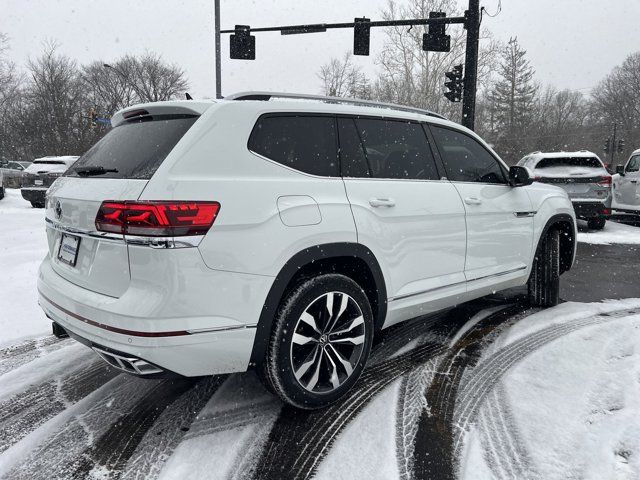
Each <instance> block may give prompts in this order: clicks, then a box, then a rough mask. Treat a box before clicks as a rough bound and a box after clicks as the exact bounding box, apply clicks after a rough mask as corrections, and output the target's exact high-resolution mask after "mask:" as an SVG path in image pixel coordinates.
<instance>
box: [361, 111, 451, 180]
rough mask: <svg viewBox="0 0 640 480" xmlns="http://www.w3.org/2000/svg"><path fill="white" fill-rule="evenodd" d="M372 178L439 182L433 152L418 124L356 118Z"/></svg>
mask: <svg viewBox="0 0 640 480" xmlns="http://www.w3.org/2000/svg"><path fill="white" fill-rule="evenodd" d="M355 123H356V126H357V128H358V133H359V135H360V138H361V139H362V144H363V145H364V150H365V155H366V158H367V162H368V166H369V170H370V176H371V177H373V178H390V179H404V180H410V179H411V180H437V179H438V171H437V169H436V165H435V161H434V158H433V153H432V152H431V148H430V147H429V142H428V141H427V136H426V135H425V133H424V130H423V129H422V126H421V125H420V124H418V123H412V122H404V121H401V120H382V119H380V120H378V119H367V118H357V119H355Z"/></svg>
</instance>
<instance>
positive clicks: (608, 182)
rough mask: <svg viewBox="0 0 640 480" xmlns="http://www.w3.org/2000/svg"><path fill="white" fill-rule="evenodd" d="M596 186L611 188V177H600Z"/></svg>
mask: <svg viewBox="0 0 640 480" xmlns="http://www.w3.org/2000/svg"><path fill="white" fill-rule="evenodd" d="M597 185H600V186H601V187H610V186H611V176H606V177H602V178H601V179H600V181H599V182H597Z"/></svg>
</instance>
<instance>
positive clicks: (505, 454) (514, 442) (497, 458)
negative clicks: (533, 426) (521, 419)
mask: <svg viewBox="0 0 640 480" xmlns="http://www.w3.org/2000/svg"><path fill="white" fill-rule="evenodd" d="M478 424H479V425H478V426H479V430H480V432H481V443H482V447H483V456H484V458H485V461H486V462H487V465H488V466H489V468H490V469H491V471H492V472H493V473H494V475H495V476H496V478H498V479H510V478H518V479H522V480H529V479H537V478H539V475H538V473H537V472H536V471H535V469H534V467H533V462H532V461H531V458H530V457H529V454H528V453H527V449H526V447H525V445H524V443H523V441H522V440H521V438H520V436H519V434H518V427H517V424H516V422H515V420H514V417H513V414H512V413H511V408H510V406H509V400H508V398H507V395H506V392H505V391H504V388H503V387H502V384H501V383H500V384H498V385H496V386H495V387H494V389H493V390H492V391H491V393H490V394H489V395H488V396H487V398H486V399H485V402H484V403H483V407H482V410H481V412H480V413H479V415H478Z"/></svg>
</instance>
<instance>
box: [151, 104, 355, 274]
mask: <svg viewBox="0 0 640 480" xmlns="http://www.w3.org/2000/svg"><path fill="white" fill-rule="evenodd" d="M252 103H253V102H252ZM264 103H265V107H264V108H263V109H260V108H256V107H255V105H245V104H243V102H234V103H222V104H217V105H214V106H213V107H211V108H210V109H209V110H207V111H206V112H205V113H204V114H203V115H202V117H201V118H200V119H199V120H198V122H196V123H195V124H194V126H193V127H192V128H191V129H190V130H189V131H188V132H187V134H186V135H185V136H184V137H183V139H182V140H181V141H180V143H179V144H178V145H177V146H176V148H175V149H174V150H173V151H172V152H171V154H170V155H169V156H168V157H167V159H166V160H165V162H164V163H163V164H162V165H161V166H160V168H159V169H158V170H157V172H156V173H155V175H154V176H153V177H152V179H151V180H150V181H149V183H148V185H147V187H146V188H145V190H144V192H143V193H142V195H141V196H140V199H142V200H174V199H175V200H215V201H218V202H220V204H221V208H220V212H219V214H218V218H217V219H216V221H215V223H214V225H213V227H212V228H211V230H210V231H209V233H208V234H207V235H206V237H205V238H204V239H203V240H202V242H201V243H200V246H199V250H200V252H201V254H202V258H203V259H204V262H205V263H206V265H207V266H208V267H209V268H212V269H216V270H226V271H231V272H239V273H251V274H259V275H268V276H275V275H277V274H278V272H279V271H280V269H281V268H282V267H283V265H284V264H285V262H286V261H287V260H288V259H289V258H291V257H292V256H293V255H295V254H296V253H298V252H300V251H302V250H304V249H305V248H308V247H311V246H315V245H320V244H323V243H334V242H356V240H357V239H356V231H355V225H354V221H353V216H352V214H351V209H350V206H349V202H348V200H347V197H346V193H345V189H344V184H343V181H342V179H341V178H327V177H316V176H313V175H307V174H303V173H301V172H297V171H295V170H292V169H289V168H287V167H284V166H282V165H279V164H277V163H275V162H272V161H270V160H268V159H265V158H263V157H260V156H258V155H256V154H254V153H252V152H250V151H249V150H248V148H247V141H248V139H249V135H250V133H251V130H252V129H253V126H254V124H255V122H256V120H257V119H258V117H259V116H260V115H261V114H262V113H268V112H270V111H273V109H270V108H269V107H268V102H264ZM292 110H295V106H292ZM283 196H295V197H304V198H311V199H312V200H313V201H315V203H317V205H318V209H319V212H320V221H319V222H318V221H317V220H318V218H317V214H316V213H315V212H317V210H316V209H315V208H314V209H311V210H313V211H314V215H313V217H314V218H312V219H310V221H309V224H308V225H299V226H288V225H285V223H284V221H283V219H282V218H281V215H280V211H279V209H278V199H279V198H281V197H283ZM281 205H282V201H281ZM311 210H310V211H311ZM287 223H288V222H287ZM298 223H304V222H298Z"/></svg>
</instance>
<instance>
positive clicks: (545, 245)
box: [527, 230, 560, 307]
mask: <svg viewBox="0 0 640 480" xmlns="http://www.w3.org/2000/svg"><path fill="white" fill-rule="evenodd" d="M527 287H528V297H529V303H530V304H531V305H532V306H534V307H553V306H555V305H557V304H558V302H559V301H560V232H558V230H551V231H550V232H548V233H547V236H546V237H545V238H544V240H543V241H542V242H541V244H540V245H539V246H538V251H537V252H536V256H535V258H534V260H533V266H532V267H531V275H530V277H529V282H528V283H527Z"/></svg>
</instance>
